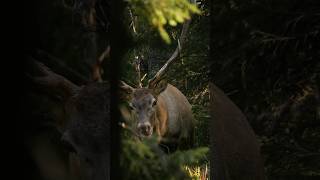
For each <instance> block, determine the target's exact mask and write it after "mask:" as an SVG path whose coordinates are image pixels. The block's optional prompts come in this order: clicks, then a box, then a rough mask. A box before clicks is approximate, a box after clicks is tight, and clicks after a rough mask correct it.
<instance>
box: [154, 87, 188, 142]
mask: <svg viewBox="0 0 320 180" xmlns="http://www.w3.org/2000/svg"><path fill="white" fill-rule="evenodd" d="M159 98H161V99H162V100H163V101H164V104H165V108H166V109H167V112H168V119H167V122H166V123H167V133H166V135H165V136H175V137H178V138H179V139H181V138H190V136H192V133H193V128H194V118H193V115H192V111H191V105H190V103H189V102H188V100H187V98H186V97H185V96H184V95H183V94H182V93H181V91H179V90H178V89H177V88H176V87H174V86H172V85H171V84H168V86H167V89H166V90H165V91H164V92H163V93H161V94H160V95H159Z"/></svg>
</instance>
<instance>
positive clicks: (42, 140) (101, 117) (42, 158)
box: [25, 60, 110, 180]
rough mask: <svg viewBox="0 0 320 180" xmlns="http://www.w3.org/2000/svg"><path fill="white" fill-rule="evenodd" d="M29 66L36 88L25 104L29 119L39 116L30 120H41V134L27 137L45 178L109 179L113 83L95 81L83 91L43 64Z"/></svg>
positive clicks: (30, 64)
mask: <svg viewBox="0 0 320 180" xmlns="http://www.w3.org/2000/svg"><path fill="white" fill-rule="evenodd" d="M28 64H29V66H30V68H29V69H30V71H32V73H30V72H27V75H28V77H29V80H30V85H31V84H32V87H34V89H33V88H32V89H31V91H30V92H29V93H30V94H32V96H31V99H29V100H28V101H29V102H28V101H26V103H30V104H31V107H30V108H29V110H30V112H29V111H26V112H25V114H26V115H27V116H29V115H31V114H33V113H36V114H38V115H35V116H32V115H31V117H34V118H36V119H39V121H37V122H35V123H34V125H35V126H36V127H37V128H35V129H39V130H37V131H39V132H37V133H31V134H32V135H30V136H29V135H28V138H27V140H26V142H28V143H27V144H28V148H29V149H28V150H29V151H30V154H31V155H32V157H33V159H34V162H35V163H36V164H37V165H38V166H37V167H38V168H39V171H40V175H41V177H42V178H43V179H52V180H58V179H59V180H79V179H81V180H107V179H110V177H109V176H110V171H109V170H110V96H109V92H110V91H109V89H110V88H109V84H108V83H106V82H101V83H96V82H94V83H89V84H87V85H84V86H81V87H80V86H78V85H76V84H74V83H73V82H71V81H69V80H68V79H66V78H65V77H63V76H61V75H59V74H56V73H54V72H53V71H51V70H50V69H49V68H48V67H46V66H45V65H44V64H42V63H40V62H37V61H33V60H30V62H29V63H28ZM33 71H34V73H33ZM29 93H28V97H29V96H30V95H29ZM39 96H40V97H39ZM27 99H28V98H27ZM36 100H37V101H39V102H37V101H36ZM33 101H36V102H33ZM32 106H34V107H32ZM35 107H37V109H36V108H35ZM40 114H41V116H40V117H39V115H40ZM42 114H43V115H45V117H48V118H50V121H49V120H46V119H47V118H43V117H42ZM46 126H48V127H46ZM43 127H46V128H43ZM40 129H41V131H40ZM59 139H60V140H61V141H60V140H59Z"/></svg>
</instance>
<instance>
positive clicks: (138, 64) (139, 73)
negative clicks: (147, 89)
mask: <svg viewBox="0 0 320 180" xmlns="http://www.w3.org/2000/svg"><path fill="white" fill-rule="evenodd" d="M135 58H136V59H135V62H134V63H135V68H136V72H137V74H138V78H137V81H138V87H139V88H142V82H141V70H140V63H141V59H140V58H139V57H138V56H136V57H135Z"/></svg>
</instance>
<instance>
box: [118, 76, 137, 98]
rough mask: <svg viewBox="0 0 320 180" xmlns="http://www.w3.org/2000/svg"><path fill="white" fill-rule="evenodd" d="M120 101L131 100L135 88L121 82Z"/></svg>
mask: <svg viewBox="0 0 320 180" xmlns="http://www.w3.org/2000/svg"><path fill="white" fill-rule="evenodd" d="M120 90H121V91H120V93H119V94H120V99H122V100H129V98H130V96H131V94H132V93H133V91H134V88H133V87H131V86H130V85H128V84H127V83H125V82H123V81H120Z"/></svg>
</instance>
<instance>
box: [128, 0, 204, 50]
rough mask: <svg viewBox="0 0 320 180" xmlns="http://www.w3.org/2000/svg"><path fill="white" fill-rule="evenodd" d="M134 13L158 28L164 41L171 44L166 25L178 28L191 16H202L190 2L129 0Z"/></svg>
mask: <svg viewBox="0 0 320 180" xmlns="http://www.w3.org/2000/svg"><path fill="white" fill-rule="evenodd" d="M128 2H129V3H130V5H131V7H132V9H133V11H134V12H135V14H137V15H138V16H139V17H141V18H145V19H146V21H147V22H149V23H150V24H151V25H152V26H153V27H156V28H157V30H158V32H159V33H160V36H161V37H162V39H163V40H164V41H165V42H166V43H168V44H170V43H171V39H170V36H169V34H168V32H167V31H166V30H165V27H164V26H165V25H170V26H176V25H177V24H178V23H183V22H184V21H186V20H188V19H190V16H191V14H200V10H199V9H198V8H197V6H196V5H195V4H192V3H190V2H189V1H188V0H146V1H142V0H128Z"/></svg>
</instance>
